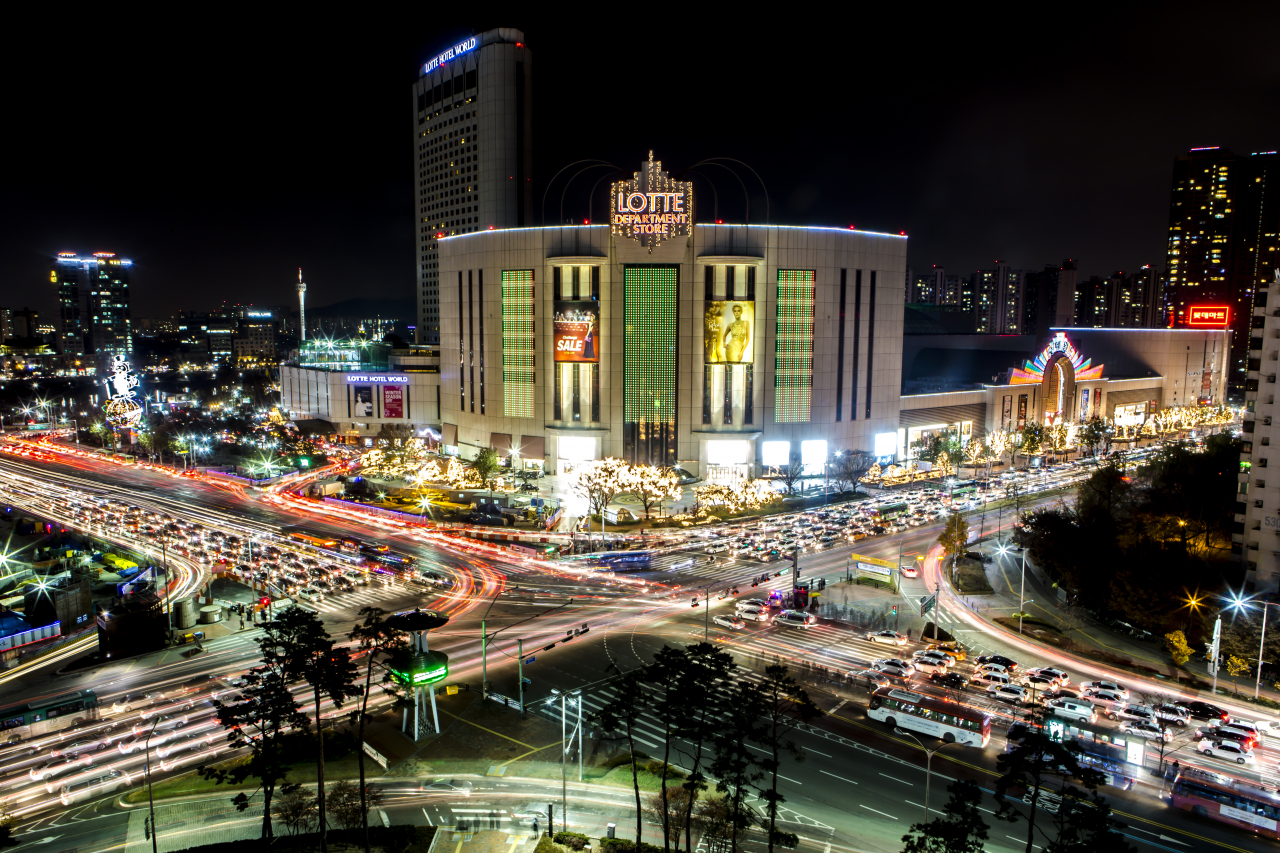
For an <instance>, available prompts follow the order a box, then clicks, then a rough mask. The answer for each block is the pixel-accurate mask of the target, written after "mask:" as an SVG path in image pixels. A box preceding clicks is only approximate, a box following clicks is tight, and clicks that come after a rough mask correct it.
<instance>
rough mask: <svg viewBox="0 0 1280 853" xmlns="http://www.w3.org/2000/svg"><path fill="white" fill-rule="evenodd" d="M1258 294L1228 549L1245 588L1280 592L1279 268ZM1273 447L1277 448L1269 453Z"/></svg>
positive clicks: (1251, 324)
mask: <svg viewBox="0 0 1280 853" xmlns="http://www.w3.org/2000/svg"><path fill="white" fill-rule="evenodd" d="M1272 276H1273V278H1272V281H1271V283H1270V284H1269V285H1268V286H1267V287H1265V288H1263V289H1262V290H1260V291H1259V292H1258V294H1257V299H1256V304H1255V306H1254V309H1253V316H1252V318H1251V322H1250V330H1249V344H1248V352H1249V362H1248V368H1249V370H1248V375H1247V377H1246V380H1245V412H1244V424H1243V428H1244V445H1243V447H1242V448H1241V454H1240V461H1241V465H1240V484H1239V487H1238V497H1237V499H1236V500H1237V503H1236V516H1235V519H1234V521H1235V532H1234V533H1233V534H1232V537H1231V538H1232V550H1233V551H1235V552H1236V553H1238V554H1239V555H1240V558H1241V560H1242V561H1243V563H1244V567H1245V588H1246V590H1250V591H1252V590H1270V591H1275V590H1277V589H1280V472H1277V474H1275V475H1272V474H1270V472H1269V471H1268V470H1267V469H1268V468H1270V465H1269V464H1268V462H1269V461H1270V460H1271V459H1277V462H1276V464H1277V466H1280V407H1277V405H1276V376H1277V374H1278V373H1280V270H1272ZM1272 448H1276V449H1275V450H1272Z"/></svg>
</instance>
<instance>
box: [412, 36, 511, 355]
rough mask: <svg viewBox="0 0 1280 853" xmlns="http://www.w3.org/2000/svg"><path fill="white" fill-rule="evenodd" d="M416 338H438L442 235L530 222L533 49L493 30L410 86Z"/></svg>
mask: <svg viewBox="0 0 1280 853" xmlns="http://www.w3.org/2000/svg"><path fill="white" fill-rule="evenodd" d="M413 102H414V156H415V157H416V163H415V172H416V177H417V183H416V196H415V199H414V202H415V203H414V207H415V210H416V220H415V226H414V228H415V233H416V235H417V261H418V269H417V272H418V296H417V317H418V323H417V329H416V334H417V339H418V340H419V341H421V342H423V343H428V344H435V343H439V341H440V301H441V299H440V289H439V283H440V258H439V250H440V248H439V241H440V239H441V238H443V237H448V236H453V235H457V234H468V233H471V232H475V231H481V230H488V229H491V228H515V227H522V226H525V225H529V224H532V214H533V198H532V189H531V186H532V183H531V182H532V175H533V55H532V52H531V51H530V50H529V47H528V45H527V44H526V43H525V40H524V33H522V32H520V31H519V30H515V29H508V28H502V29H494V30H489V31H488V32H485V33H481V34H480V35H476V36H472V37H471V38H468V39H464V40H463V41H461V42H460V43H458V44H456V45H453V46H452V47H450V48H448V49H447V50H445V51H443V52H442V53H440V54H438V55H437V56H435V57H432V58H431V59H429V60H428V61H427V62H426V63H424V64H423V66H422V68H421V69H420V70H419V76H418V79H417V80H416V81H415V82H414V84H413Z"/></svg>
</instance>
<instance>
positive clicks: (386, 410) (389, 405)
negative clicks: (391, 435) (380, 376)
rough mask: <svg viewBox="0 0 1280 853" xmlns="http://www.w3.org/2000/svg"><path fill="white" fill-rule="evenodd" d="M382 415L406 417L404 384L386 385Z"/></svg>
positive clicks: (386, 416) (383, 394) (383, 391)
mask: <svg viewBox="0 0 1280 853" xmlns="http://www.w3.org/2000/svg"><path fill="white" fill-rule="evenodd" d="M382 416H383V417H384V418H403V417H404V386H403V385H386V386H384V387H383V389H382Z"/></svg>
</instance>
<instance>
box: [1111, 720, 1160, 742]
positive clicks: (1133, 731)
mask: <svg viewBox="0 0 1280 853" xmlns="http://www.w3.org/2000/svg"><path fill="white" fill-rule="evenodd" d="M1120 731H1122V732H1124V733H1125V734H1128V735H1133V736H1134V737H1140V738H1146V739H1147V740H1162V741H1164V742H1165V743H1168V742H1169V741H1171V740H1173V732H1171V731H1170V730H1169V729H1166V728H1161V727H1160V726H1158V725H1156V724H1155V723H1146V722H1142V721H1139V720H1135V721H1132V722H1127V723H1124V724H1122V725H1121V726H1120Z"/></svg>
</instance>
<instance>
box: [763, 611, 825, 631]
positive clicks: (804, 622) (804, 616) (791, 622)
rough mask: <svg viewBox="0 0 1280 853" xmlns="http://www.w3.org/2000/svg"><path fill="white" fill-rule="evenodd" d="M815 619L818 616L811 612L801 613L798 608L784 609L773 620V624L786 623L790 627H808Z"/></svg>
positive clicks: (816, 619)
mask: <svg viewBox="0 0 1280 853" xmlns="http://www.w3.org/2000/svg"><path fill="white" fill-rule="evenodd" d="M817 621H818V617H817V616H814V615H813V614H811V613H801V612H800V611H799V610H784V611H782V612H781V613H779V614H778V615H777V617H776V618H775V619H774V620H773V624H775V625H787V626H789V627H792V628H808V627H809V626H810V625H812V624H813V623H815V622H817Z"/></svg>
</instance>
